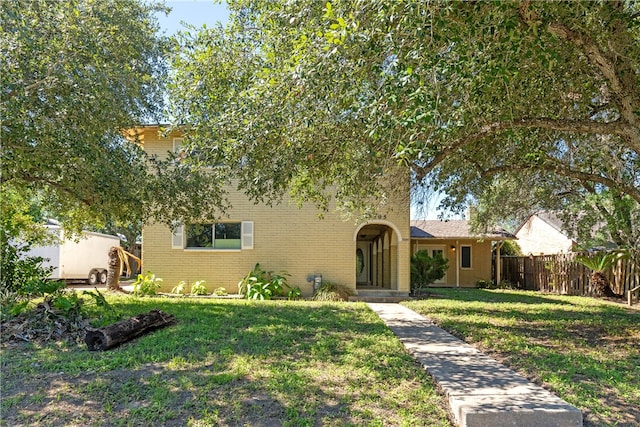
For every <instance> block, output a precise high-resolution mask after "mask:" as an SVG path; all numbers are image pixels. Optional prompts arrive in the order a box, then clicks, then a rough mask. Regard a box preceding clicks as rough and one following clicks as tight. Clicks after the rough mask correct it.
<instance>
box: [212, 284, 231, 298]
mask: <svg viewBox="0 0 640 427" xmlns="http://www.w3.org/2000/svg"><path fill="white" fill-rule="evenodd" d="M213 294H214V295H215V296H218V297H223V296H225V295H228V292H227V290H226V289H225V288H223V287H222V286H220V287H218V288H215V289H214V290H213Z"/></svg>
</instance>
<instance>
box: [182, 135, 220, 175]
mask: <svg viewBox="0 0 640 427" xmlns="http://www.w3.org/2000/svg"><path fill="white" fill-rule="evenodd" d="M173 152H174V153H175V154H176V156H177V157H176V160H177V161H178V162H182V161H184V160H186V159H189V161H190V162H191V163H192V164H198V165H200V166H201V167H204V168H214V167H220V166H223V164H222V163H209V162H210V159H207V156H206V153H205V152H204V150H203V149H201V148H194V147H193V146H189V145H188V144H185V140H184V138H173Z"/></svg>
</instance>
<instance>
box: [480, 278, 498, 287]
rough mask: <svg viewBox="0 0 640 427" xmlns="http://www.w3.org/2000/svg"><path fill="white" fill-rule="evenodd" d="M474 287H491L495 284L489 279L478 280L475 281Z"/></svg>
mask: <svg viewBox="0 0 640 427" xmlns="http://www.w3.org/2000/svg"><path fill="white" fill-rule="evenodd" d="M476 288H478V289H493V288H495V285H494V284H493V282H492V281H491V280H484V279H481V280H478V281H477V282H476Z"/></svg>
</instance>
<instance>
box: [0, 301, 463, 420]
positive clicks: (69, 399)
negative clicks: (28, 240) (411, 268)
mask: <svg viewBox="0 0 640 427" xmlns="http://www.w3.org/2000/svg"><path fill="white" fill-rule="evenodd" d="M108 300H109V302H110V303H111V304H113V305H114V306H115V307H116V309H117V310H118V311H119V312H121V313H122V314H123V316H124V317H129V316H133V315H136V314H139V313H142V312H146V311H148V310H151V309H153V308H159V309H161V310H163V311H165V312H167V313H171V314H173V315H175V316H176V318H177V320H178V323H177V324H176V325H174V326H171V327H168V328H164V329H161V330H158V331H156V332H154V333H152V334H149V335H145V336H143V337H140V338H138V339H137V340H135V341H132V342H129V343H125V344H123V345H122V346H120V347H118V348H116V349H113V350H109V351H106V352H89V351H87V350H86V347H85V346H83V345H80V346H75V345H69V344H52V345H47V346H37V345H34V344H30V345H22V346H9V347H4V348H3V349H2V355H1V356H2V382H1V387H2V388H1V391H2V393H1V394H2V421H1V424H2V425H15V424H23V425H35V424H38V425H96V426H99V425H115V426H118V425H123V426H124V425H175V426H207V425H228V426H236V425H258V426H259V425H285V426H287V425H288V426H318V425H327V426H338V425H339V426H343V425H380V426H382V425H385V426H392V425H393V426H415V425H424V426H445V425H450V424H449V421H448V419H447V415H446V412H445V409H444V408H445V407H446V405H445V403H444V400H443V398H442V397H441V396H439V395H438V394H437V393H436V391H435V388H434V385H433V383H432V381H431V379H430V378H429V377H428V375H427V374H426V373H425V372H424V371H423V370H422V369H421V368H420V366H418V365H417V364H416V363H415V362H414V360H413V359H412V358H411V357H410V356H409V355H408V354H407V353H406V351H405V350H404V348H403V346H402V344H401V343H400V342H399V341H398V340H397V339H396V338H395V336H394V335H393V334H392V333H391V332H390V331H389V330H388V329H387V328H386V327H385V326H384V324H383V323H382V322H381V321H380V320H379V319H378V318H377V316H376V315H375V314H374V313H372V312H371V311H370V310H368V308H367V307H366V306H365V305H364V304H352V303H350V304H345V303H320V302H288V301H261V302H251V301H245V300H215V299H213V300H212V299H169V298H149V297H148V298H132V297H124V296H112V295H111V296H108Z"/></svg>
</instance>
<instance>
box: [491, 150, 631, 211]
mask: <svg viewBox="0 0 640 427" xmlns="http://www.w3.org/2000/svg"><path fill="white" fill-rule="evenodd" d="M547 160H551V159H547ZM532 169H534V168H532V167H531V166H526V165H517V164H509V165H501V166H496V167H492V168H489V169H485V170H484V171H482V172H481V176H483V177H486V176H493V175H495V174H497V173H501V172H514V171H525V170H532ZM535 169H536V170H544V171H547V172H552V173H555V174H557V175H560V176H564V177H566V178H573V179H576V180H578V181H580V182H581V183H585V182H592V183H597V184H602V185H604V186H606V187H608V188H613V189H616V190H618V191H620V192H621V193H623V194H627V195H629V196H630V197H631V198H632V199H634V200H635V201H636V202H638V203H639V204H640V189H638V188H635V187H632V186H629V185H627V184H625V183H621V182H619V181H616V180H614V179H612V178H608V177H606V176H602V175H598V174H593V173H589V172H583V171H579V170H575V169H571V168H570V167H568V166H566V165H563V164H561V163H558V162H556V161H550V162H547V163H543V164H540V165H536V166H535Z"/></svg>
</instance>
